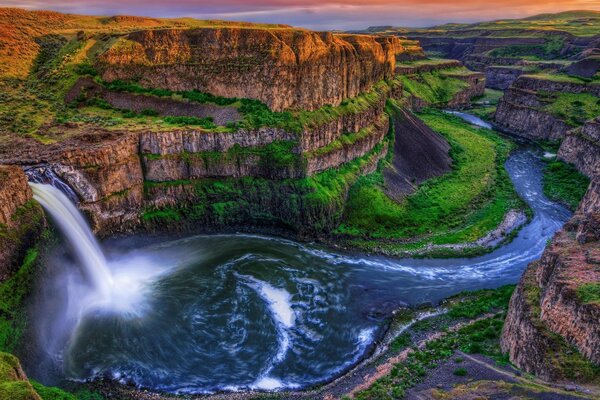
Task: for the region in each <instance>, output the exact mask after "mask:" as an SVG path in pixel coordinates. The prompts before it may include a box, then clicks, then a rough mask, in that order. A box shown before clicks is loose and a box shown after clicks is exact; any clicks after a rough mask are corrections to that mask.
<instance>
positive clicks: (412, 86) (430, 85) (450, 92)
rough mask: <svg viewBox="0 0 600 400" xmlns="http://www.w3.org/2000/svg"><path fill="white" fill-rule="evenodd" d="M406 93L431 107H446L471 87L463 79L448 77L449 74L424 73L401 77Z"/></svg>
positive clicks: (441, 72)
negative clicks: (456, 96) (458, 94)
mask: <svg viewBox="0 0 600 400" xmlns="http://www.w3.org/2000/svg"><path fill="white" fill-rule="evenodd" d="M400 79H401V81H402V85H403V86H402V87H403V90H404V91H405V92H408V93H409V94H411V95H413V96H415V97H418V98H419V99H421V100H424V101H425V102H427V103H428V104H431V105H445V104H447V103H448V102H449V101H450V100H452V99H453V98H454V96H455V95H456V94H457V93H459V92H461V91H462V90H465V89H467V88H468V87H469V84H468V83H467V82H465V81H464V80H462V79H458V78H454V77H451V76H448V72H447V71H446V72H445V73H444V72H443V71H434V72H423V73H420V74H416V75H406V76H404V75H403V76H401V77H400Z"/></svg>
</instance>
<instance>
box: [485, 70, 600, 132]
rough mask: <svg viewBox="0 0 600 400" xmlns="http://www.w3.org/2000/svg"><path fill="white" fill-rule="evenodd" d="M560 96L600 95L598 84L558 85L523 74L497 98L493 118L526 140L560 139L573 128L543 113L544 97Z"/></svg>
mask: <svg viewBox="0 0 600 400" xmlns="http://www.w3.org/2000/svg"><path fill="white" fill-rule="evenodd" d="M561 93H576V94H577V93H588V94H592V95H595V96H600V84H593V83H588V84H584V83H573V82H561V81H554V80H548V79H541V78H537V77H533V76H527V75H523V76H520V77H519V78H518V79H517V80H515V82H514V83H513V85H512V86H511V87H510V88H509V89H508V90H507V91H506V92H505V93H504V96H503V97H502V98H501V99H500V102H499V103H498V108H497V110H496V113H495V116H494V119H495V121H496V123H497V124H498V125H499V126H500V127H502V128H504V129H506V130H508V131H510V132H513V133H515V134H517V135H520V136H523V137H527V138H529V139H544V140H560V139H563V138H564V137H565V136H566V135H567V132H568V131H570V130H571V129H572V128H573V125H569V124H568V123H567V122H565V121H564V120H563V119H561V118H559V117H558V116H557V115H554V114H552V113H550V112H548V111H545V110H544V106H546V105H547V104H548V100H546V98H547V97H548V96H549V95H552V94H561Z"/></svg>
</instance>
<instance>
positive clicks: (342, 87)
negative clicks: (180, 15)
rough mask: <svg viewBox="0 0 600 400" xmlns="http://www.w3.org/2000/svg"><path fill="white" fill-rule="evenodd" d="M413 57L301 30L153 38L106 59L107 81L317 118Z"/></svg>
mask: <svg viewBox="0 0 600 400" xmlns="http://www.w3.org/2000/svg"><path fill="white" fill-rule="evenodd" d="M406 51H412V50H406V49H405V48H404V47H403V46H402V44H401V41H400V40H399V39H398V38H394V37H374V36H368V35H337V34H331V33H316V32H311V31H306V30H297V29H268V30H267V29H252V28H248V29H238V28H201V29H189V30H181V29H167V30H147V31H139V32H135V33H131V34H129V35H127V36H124V37H122V38H120V39H119V40H118V41H117V42H116V43H115V44H114V45H113V46H112V47H111V48H110V49H108V50H107V51H106V52H105V53H104V54H102V55H101V56H100V57H99V60H98V65H97V66H98V68H99V70H100V71H101V74H102V77H103V78H104V79H105V80H108V81H112V80H116V79H120V80H135V81H139V83H140V84H142V85H144V86H150V87H158V88H166V89H171V90H199V91H202V92H208V93H212V94H214V95H217V96H223V97H239V98H252V99H258V100H260V101H262V102H264V103H265V104H267V105H268V106H269V107H270V108H271V109H273V110H276V111H281V110H284V109H288V108H302V109H309V110H314V109H317V108H319V107H322V106H323V105H326V104H332V105H339V104H340V103H341V102H342V100H343V99H345V98H348V97H354V96H356V95H358V94H359V93H361V92H364V91H366V90H368V89H369V88H370V87H371V86H372V85H373V84H374V83H376V82H378V81H380V80H381V79H385V78H390V77H391V76H392V74H393V72H394V67H395V60H396V56H397V55H400V54H402V53H403V52H406Z"/></svg>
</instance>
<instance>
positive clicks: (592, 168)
mask: <svg viewBox="0 0 600 400" xmlns="http://www.w3.org/2000/svg"><path fill="white" fill-rule="evenodd" d="M558 158H560V159H562V160H564V161H566V162H568V163H571V164H573V165H575V166H576V167H577V169H578V170H579V171H581V172H582V173H583V174H585V175H587V176H590V177H593V176H600V118H596V119H593V120H589V121H588V122H586V123H585V125H584V126H583V127H581V128H579V129H573V130H571V131H569V132H568V134H567V136H566V138H565V139H564V140H563V142H562V143H561V145H560V148H559V151H558Z"/></svg>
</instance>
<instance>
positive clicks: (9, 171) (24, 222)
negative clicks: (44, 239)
mask: <svg viewBox="0 0 600 400" xmlns="http://www.w3.org/2000/svg"><path fill="white" fill-rule="evenodd" d="M32 196H33V194H32V192H31V189H30V188H29V186H28V184H27V177H26V176H25V173H24V172H23V170H22V169H21V168H19V167H16V166H1V165H0V282H2V281H4V280H6V279H7V278H8V277H10V276H11V275H12V274H13V273H14V272H15V271H16V270H17V269H18V267H19V265H20V263H21V260H22V259H23V256H24V255H25V252H26V250H27V249H28V248H29V247H31V246H32V245H33V244H34V243H35V241H36V239H37V238H38V236H39V235H40V233H41V230H42V229H43V227H44V217H43V212H42V209H41V207H40V206H39V205H38V204H37V203H36V202H34V201H33V200H32Z"/></svg>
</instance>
